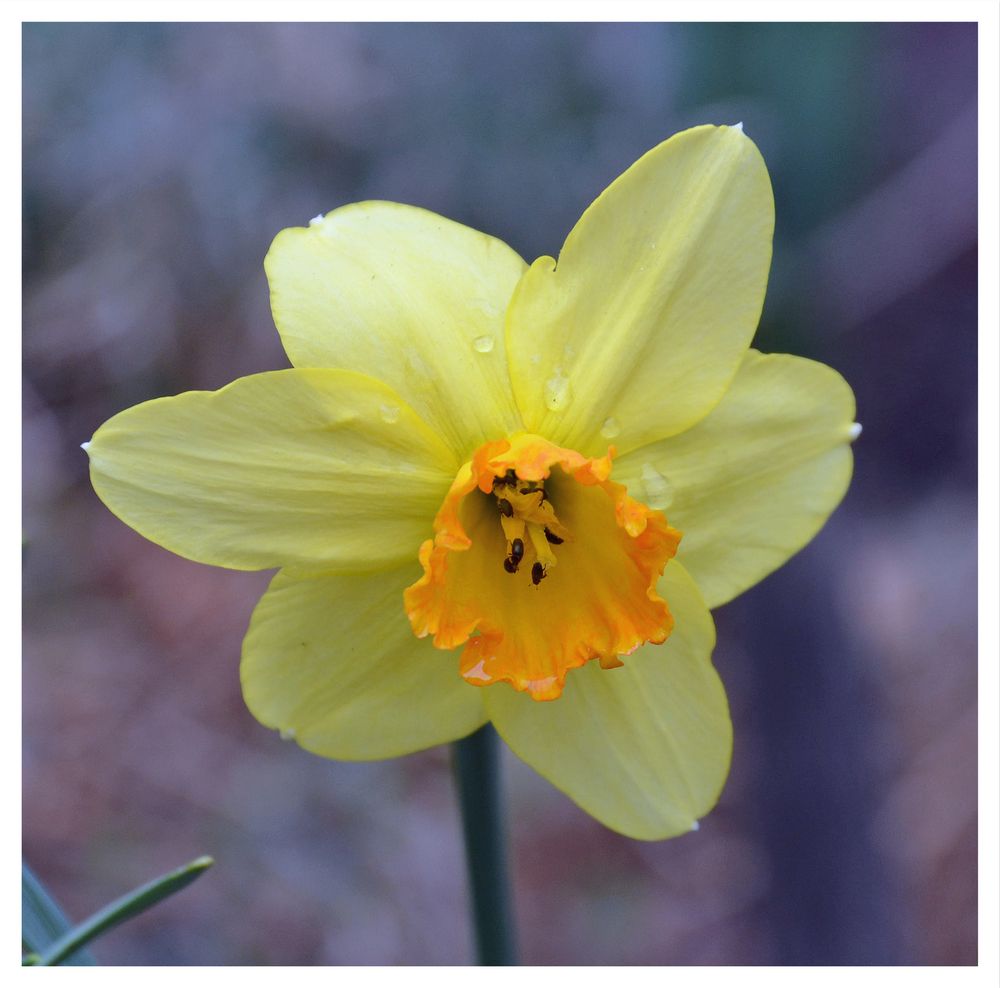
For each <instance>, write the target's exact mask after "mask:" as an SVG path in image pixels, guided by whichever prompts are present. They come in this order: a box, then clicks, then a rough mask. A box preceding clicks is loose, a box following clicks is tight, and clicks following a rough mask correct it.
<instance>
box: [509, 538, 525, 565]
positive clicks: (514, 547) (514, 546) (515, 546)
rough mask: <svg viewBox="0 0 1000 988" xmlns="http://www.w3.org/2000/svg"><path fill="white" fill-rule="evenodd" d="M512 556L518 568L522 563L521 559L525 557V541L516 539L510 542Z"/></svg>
mask: <svg viewBox="0 0 1000 988" xmlns="http://www.w3.org/2000/svg"><path fill="white" fill-rule="evenodd" d="M510 558H511V561H512V562H513V563H514V568H515V569H517V567H518V566H520V565H521V560H522V559H524V542H523V541H522V540H521V539H514V541H513V542H511V544H510Z"/></svg>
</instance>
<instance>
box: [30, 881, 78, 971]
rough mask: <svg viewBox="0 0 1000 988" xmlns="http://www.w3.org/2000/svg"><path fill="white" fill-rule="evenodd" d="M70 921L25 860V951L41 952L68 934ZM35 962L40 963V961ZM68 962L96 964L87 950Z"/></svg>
mask: <svg viewBox="0 0 1000 988" xmlns="http://www.w3.org/2000/svg"><path fill="white" fill-rule="evenodd" d="M69 929H70V922H69V920H68V919H67V918H66V915H65V914H64V913H63V911H62V910H61V909H60V908H59V906H58V905H57V904H56V901H55V900H54V899H53V898H52V896H51V895H49V893H48V891H46V889H45V886H44V885H42V883H41V882H40V881H39V880H38V878H36V877H35V874H34V872H33V871H32V870H31V869H30V868H29V867H28V866H27V865H26V864H24V862H22V863H21V945H22V947H23V948H24V950H25V952H26V953H28V954H29V955H31V954H35V955H38V954H41V953H42V951H44V950H45V949H46V948H47V947H49V946H50V945H51V944H52V943H54V942H55V941H56V940H58V939H59V938H60V937H61V936H64V935H65V934H66V933H67V932H69ZM34 963H36V964H37V963H38V962H37V960H36V961H34ZM66 963H67V964H75V965H87V964H94V963H95V961H94V958H93V957H91V955H90V953H89V952H88V951H86V950H79V951H77V952H76V953H75V954H74V955H73V957H72V959H70V960H67V961H66Z"/></svg>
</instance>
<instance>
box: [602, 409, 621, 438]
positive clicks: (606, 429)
mask: <svg viewBox="0 0 1000 988" xmlns="http://www.w3.org/2000/svg"><path fill="white" fill-rule="evenodd" d="M621 431H622V427H621V425H619V423H618V419H616V418H615V417H614V416H613V415H612V416H611V417H610V418H606V419H605V420H604V425H602V426H601V435H602V436H604V438H605V439H614V438H615V436H617V435H618V434H619V433H620V432H621Z"/></svg>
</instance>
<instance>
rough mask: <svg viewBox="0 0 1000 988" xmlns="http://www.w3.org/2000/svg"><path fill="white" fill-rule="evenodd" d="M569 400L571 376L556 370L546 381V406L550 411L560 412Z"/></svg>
mask: <svg viewBox="0 0 1000 988" xmlns="http://www.w3.org/2000/svg"><path fill="white" fill-rule="evenodd" d="M568 402H569V378H568V377H567V376H566V375H565V374H564V373H563V372H562V371H561V370H556V372H555V373H554V374H553V375H552V377H550V378H549V379H548V380H547V381H546V382H545V407H546V408H548V410H549V411H550V412H558V411H559V410H560V409H562V408H565V407H566V405H567V404H568Z"/></svg>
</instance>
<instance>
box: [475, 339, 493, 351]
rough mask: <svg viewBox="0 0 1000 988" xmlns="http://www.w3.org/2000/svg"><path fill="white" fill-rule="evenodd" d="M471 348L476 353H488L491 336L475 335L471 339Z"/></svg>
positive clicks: (491, 340) (491, 344) (491, 341)
mask: <svg viewBox="0 0 1000 988" xmlns="http://www.w3.org/2000/svg"><path fill="white" fill-rule="evenodd" d="M472 349H473V350H475V351H476V353H489V352H490V351H491V350H492V349H493V337H492V336H477V337H476V338H475V339H474V340H473V341H472Z"/></svg>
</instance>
